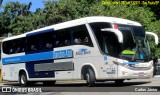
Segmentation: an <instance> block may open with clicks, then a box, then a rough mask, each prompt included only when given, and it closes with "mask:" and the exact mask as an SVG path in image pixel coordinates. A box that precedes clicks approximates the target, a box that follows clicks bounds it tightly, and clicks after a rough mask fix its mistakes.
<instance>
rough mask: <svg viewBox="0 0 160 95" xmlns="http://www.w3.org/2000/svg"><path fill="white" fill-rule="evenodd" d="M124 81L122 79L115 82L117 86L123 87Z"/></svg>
mask: <svg viewBox="0 0 160 95" xmlns="http://www.w3.org/2000/svg"><path fill="white" fill-rule="evenodd" d="M123 81H124V80H123V79H121V80H115V84H116V85H122V84H123Z"/></svg>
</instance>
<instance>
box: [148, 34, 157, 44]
mask: <svg viewBox="0 0 160 95" xmlns="http://www.w3.org/2000/svg"><path fill="white" fill-rule="evenodd" d="M146 35H150V36H152V37H153V38H154V40H155V44H156V45H158V43H159V41H158V36H157V34H155V33H153V32H146Z"/></svg>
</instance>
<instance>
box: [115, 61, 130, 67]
mask: <svg viewBox="0 0 160 95" xmlns="http://www.w3.org/2000/svg"><path fill="white" fill-rule="evenodd" d="M113 63H114V64H116V65H121V66H124V67H126V68H128V67H129V66H128V64H124V63H121V62H117V61H113Z"/></svg>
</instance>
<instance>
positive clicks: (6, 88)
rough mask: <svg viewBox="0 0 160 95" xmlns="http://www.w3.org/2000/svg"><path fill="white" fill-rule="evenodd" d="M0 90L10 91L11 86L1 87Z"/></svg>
mask: <svg viewBox="0 0 160 95" xmlns="http://www.w3.org/2000/svg"><path fill="white" fill-rule="evenodd" d="M2 92H11V87H2Z"/></svg>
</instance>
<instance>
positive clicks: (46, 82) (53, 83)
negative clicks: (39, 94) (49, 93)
mask: <svg viewBox="0 0 160 95" xmlns="http://www.w3.org/2000/svg"><path fill="white" fill-rule="evenodd" d="M55 83H56V81H43V85H44V86H54V85H55Z"/></svg>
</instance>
